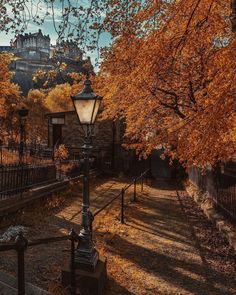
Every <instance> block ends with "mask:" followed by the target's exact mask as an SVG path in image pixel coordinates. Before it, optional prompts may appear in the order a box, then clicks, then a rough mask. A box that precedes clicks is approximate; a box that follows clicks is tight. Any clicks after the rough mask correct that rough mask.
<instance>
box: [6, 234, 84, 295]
mask: <svg viewBox="0 0 236 295" xmlns="http://www.w3.org/2000/svg"><path fill="white" fill-rule="evenodd" d="M67 240H70V241H71V247H70V286H69V289H70V294H71V295H76V277H75V243H76V242H79V236H78V235H77V233H76V232H75V231H74V230H73V229H72V230H71V232H70V234H69V235H65V236H59V237H49V238H45V239H38V240H33V241H29V240H27V239H26V238H25V237H24V235H23V233H22V232H21V233H20V234H19V235H18V236H17V238H16V240H15V242H14V243H7V244H2V245H0V252H5V251H10V250H15V251H16V253H17V289H18V295H25V294H26V288H25V287H26V282H25V255H26V251H27V249H28V248H29V247H35V246H39V245H42V244H50V243H56V242H62V241H67Z"/></svg>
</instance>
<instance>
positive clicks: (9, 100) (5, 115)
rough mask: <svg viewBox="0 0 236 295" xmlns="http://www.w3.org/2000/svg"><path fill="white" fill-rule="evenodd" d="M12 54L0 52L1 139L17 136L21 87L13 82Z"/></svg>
mask: <svg viewBox="0 0 236 295" xmlns="http://www.w3.org/2000/svg"><path fill="white" fill-rule="evenodd" d="M9 63H10V56H9V55H8V54H0V134H1V140H2V141H6V140H10V139H13V140H14V138H15V136H16V128H17V127H16V126H17V114H16V109H17V106H18V105H19V103H20V100H21V97H20V91H19V87H18V86H17V85H15V84H13V83H12V82H11V73H10V72H9V68H8V67H9Z"/></svg>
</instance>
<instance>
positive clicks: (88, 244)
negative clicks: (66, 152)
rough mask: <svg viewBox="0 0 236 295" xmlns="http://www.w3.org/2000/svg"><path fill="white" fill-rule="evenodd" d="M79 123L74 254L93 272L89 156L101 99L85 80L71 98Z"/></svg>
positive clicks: (81, 265) (82, 266) (79, 264)
mask: <svg viewBox="0 0 236 295" xmlns="http://www.w3.org/2000/svg"><path fill="white" fill-rule="evenodd" d="M71 99H72V101H73V104H74V107H75V110H76V113H77V116H78V119H79V123H80V125H81V126H82V128H83V130H84V131H85V140H84V145H83V147H82V148H83V154H84V175H83V203H82V221H81V227H82V229H81V231H80V234H79V237H80V243H79V244H78V247H77V249H76V252H75V264H76V266H77V267H78V268H80V269H82V270H86V271H94V270H95V268H96V265H97V262H98V259H99V255H98V252H97V250H96V249H95V247H94V244H93V241H92V219H93V216H92V213H91V212H90V211H89V206H90V201H89V199H90V198H89V155H90V151H91V149H92V130H93V126H94V123H95V121H96V118H97V114H98V110H99V107H100V104H101V101H102V97H100V96H98V95H97V94H95V93H94V92H93V89H92V87H91V81H90V80H89V79H88V78H87V79H86V81H85V82H84V88H83V90H82V91H81V92H80V93H78V94H77V95H75V96H72V97H71Z"/></svg>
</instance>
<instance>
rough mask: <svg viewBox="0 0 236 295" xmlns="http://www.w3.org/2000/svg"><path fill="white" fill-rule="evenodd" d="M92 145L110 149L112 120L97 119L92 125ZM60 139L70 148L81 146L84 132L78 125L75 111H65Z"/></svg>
mask: <svg viewBox="0 0 236 295" xmlns="http://www.w3.org/2000/svg"><path fill="white" fill-rule="evenodd" d="M94 135H95V136H94V140H93V145H94V147H96V148H98V149H101V150H111V148H112V144H113V129H112V121H108V120H103V121H99V122H97V123H96V124H95V126H94ZM62 140H63V142H64V143H65V144H66V145H70V146H71V147H72V148H78V147H81V145H82V144H83V140H84V133H83V130H82V128H81V126H80V125H79V121H78V118H77V115H76V113H75V112H68V113H65V125H63V126H62Z"/></svg>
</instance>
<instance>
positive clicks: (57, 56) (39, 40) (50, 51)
mask: <svg viewBox="0 0 236 295" xmlns="http://www.w3.org/2000/svg"><path fill="white" fill-rule="evenodd" d="M1 52H2V53H3V52H8V53H13V54H14V55H15V56H16V59H15V60H14V61H12V63H11V66H10V69H11V70H12V71H14V72H15V75H14V77H13V82H15V83H17V84H18V85H20V87H21V90H22V93H23V94H24V95H26V94H27V93H28V91H29V90H30V89H31V88H33V80H32V75H33V74H34V73H35V72H36V71H37V70H39V69H42V70H45V71H47V70H51V69H53V68H54V66H55V62H57V61H60V62H65V63H66V64H67V65H68V71H76V72H82V73H85V69H84V68H83V65H84V64H86V65H89V66H90V71H92V72H93V66H92V64H91V61H90V58H87V59H83V53H82V51H81V49H80V48H79V47H78V46H77V44H76V42H74V41H71V40H70V41H63V42H60V43H59V42H58V43H57V44H56V45H51V39H50V36H49V35H43V33H42V31H41V30H40V29H39V30H38V32H36V33H33V34H32V33H26V34H24V35H22V34H20V35H18V36H17V37H16V39H15V40H14V41H13V42H12V43H11V45H10V46H0V53H1Z"/></svg>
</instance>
